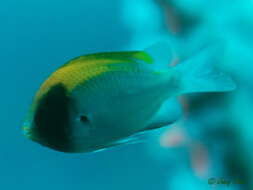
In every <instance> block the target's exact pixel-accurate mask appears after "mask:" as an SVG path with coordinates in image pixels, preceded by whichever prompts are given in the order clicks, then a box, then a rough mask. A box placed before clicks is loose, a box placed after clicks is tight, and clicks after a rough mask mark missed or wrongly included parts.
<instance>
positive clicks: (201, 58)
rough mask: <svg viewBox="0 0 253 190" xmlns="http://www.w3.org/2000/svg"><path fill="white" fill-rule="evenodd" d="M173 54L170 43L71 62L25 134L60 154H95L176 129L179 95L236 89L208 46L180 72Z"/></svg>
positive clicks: (36, 101)
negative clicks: (171, 127)
mask: <svg viewBox="0 0 253 190" xmlns="http://www.w3.org/2000/svg"><path fill="white" fill-rule="evenodd" d="M172 52H173V51H172V49H171V46H170V45H169V44H167V43H157V44H154V45H152V46H151V47H148V48H146V49H144V50H140V51H121V52H120V51H119V52H102V53H94V54H88V55H83V56H79V57H77V58H74V59H72V60H70V61H69V62H67V63H66V64H64V65H62V66H61V67H59V68H58V69H57V70H56V71H54V72H53V73H52V74H51V75H50V76H49V77H48V78H47V79H46V80H45V81H44V82H43V83H42V84H41V86H40V87H39V89H38V91H37V92H36V94H35V96H34V98H33V101H32V104H31V106H30V109H29V111H28V114H27V115H26V118H25V121H24V124H23V126H22V128H23V131H24V135H25V136H26V137H27V138H28V139H30V140H32V141H35V142H37V143H39V144H41V145H43V146H46V147H48V148H50V149H53V150H55V151H60V152H65V153H89V152H95V151H99V150H104V149H107V148H109V147H114V146H117V145H121V144H126V143H133V142H135V141H138V138H139V136H141V135H140V134H143V133H145V132H147V131H152V130H155V129H159V128H161V127H165V126H168V125H171V124H172V123H174V122H175V121H176V120H178V119H179V118H180V116H181V113H180V109H178V105H177V103H175V104H173V103H171V101H173V99H174V100H175V99H176V97H177V96H180V95H182V94H186V93H199V92H211V91H213V92H217V91H219V92H223V91H224V92H225V91H231V90H234V89H235V83H234V82H233V80H232V79H231V78H230V77H229V76H227V75H226V74H223V73H221V72H219V71H216V70H215V69H214V68H213V67H212V62H213V61H214V59H212V57H213V56H212V54H213V53H210V52H212V51H210V50H209V49H208V48H207V49H206V50H202V51H200V52H199V54H196V55H193V56H192V57H190V59H186V60H184V61H183V62H182V63H179V64H176V66H170V63H171V62H173V53H172ZM175 101H176V100H175Z"/></svg>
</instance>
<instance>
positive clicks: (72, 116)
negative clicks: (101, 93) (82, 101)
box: [23, 83, 98, 152]
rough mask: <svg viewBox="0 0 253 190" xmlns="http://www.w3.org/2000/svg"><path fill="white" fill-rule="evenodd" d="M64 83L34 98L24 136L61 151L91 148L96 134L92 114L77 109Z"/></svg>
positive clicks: (81, 150) (82, 150)
mask: <svg viewBox="0 0 253 190" xmlns="http://www.w3.org/2000/svg"><path fill="white" fill-rule="evenodd" d="M74 105H75V104H74V100H73V99H72V97H71V96H69V95H68V93H67V89H66V88H65V86H64V85H63V84H60V83H59V84H56V85H54V86H52V87H50V89H49V90H48V91H47V92H46V93H45V94H43V96H41V97H40V98H37V99H36V98H35V100H34V102H33V104H32V106H31V110H30V111H29V114H28V117H27V118H26V121H25V122H24V125H23V130H24V133H25V136H26V137H27V138H29V139H31V140H33V141H35V142H37V143H39V144H41V145H44V146H47V147H49V148H52V149H54V150H57V151H61V152H85V151H90V150H91V149H92V148H93V147H94V145H95V144H98V143H97V142H95V140H96V138H94V136H95V135H94V133H95V132H96V130H95V131H93V130H92V129H95V128H96V127H94V123H93V120H92V118H93V117H92V115H91V114H89V112H78V111H77V110H76V109H75V106H74Z"/></svg>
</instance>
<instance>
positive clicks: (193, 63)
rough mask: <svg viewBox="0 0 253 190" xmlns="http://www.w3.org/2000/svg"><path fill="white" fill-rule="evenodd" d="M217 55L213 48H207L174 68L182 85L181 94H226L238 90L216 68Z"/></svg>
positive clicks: (226, 76) (231, 81) (229, 79)
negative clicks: (225, 92)
mask: <svg viewBox="0 0 253 190" xmlns="http://www.w3.org/2000/svg"><path fill="white" fill-rule="evenodd" d="M215 53H216V52H215V51H214V49H213V48H210V47H209V48H206V49H204V50H201V51H200V52H199V53H198V54H197V55H195V56H193V57H192V58H190V59H189V60H187V61H185V62H183V63H180V64H178V65H176V66H175V67H174V68H173V69H174V72H173V75H174V76H175V78H176V79H178V82H179V83H180V94H182V93H194V92H224V91H232V90H234V89H235V88H236V85H235V83H234V82H233V80H232V79H231V78H230V77H229V76H228V75H226V74H224V73H222V72H220V71H218V70H216V69H215V68H214V65H215V64H216V63H217V61H218V60H217V58H216V57H217V56H216V54H215Z"/></svg>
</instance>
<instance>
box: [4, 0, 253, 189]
mask: <svg viewBox="0 0 253 190" xmlns="http://www.w3.org/2000/svg"><path fill="white" fill-rule="evenodd" d="M252 11H253V3H252V1H251V0H234V1H233V2H232V1H227V0H220V1H209V2H208V1H204V0H138V1H136V0H108V1H105V0H84V1H81V0H75V1H59V0H54V1H31V0H25V1H17V0H10V1H3V2H0V24H1V25H0V58H1V59H0V60H1V69H0V81H1V83H0V84H1V94H0V105H1V114H0V122H1V134H0V146H1V151H0V190H2V189H3V190H16V189H26V190H33V189H36V190H45V189H48V190H51V189H52V190H58V189H62V190H70V189H71V190H72V189H76V190H129V189H131V190H184V189H187V190H191V189H192V190H209V189H212V187H211V186H210V185H209V184H208V179H209V178H210V177H214V178H224V179H237V178H238V176H239V179H241V180H243V181H244V182H245V183H244V185H242V186H237V185H231V186H229V187H227V186H224V185H220V186H217V187H216V190H224V189H233V190H252V187H253V182H252V180H251V179H252V178H253V164H252V163H253V161H252V160H253V153H252V151H251V144H252V139H253V130H252V125H253V120H252V113H253V93H252V92H253V80H252V73H253V64H252V62H253V58H252V49H253V46H252V44H253V37H252V36H253V35H252V34H253V14H252ZM164 40H168V41H170V42H171V43H172V45H173V48H174V49H175V50H176V51H177V52H178V54H179V55H180V56H182V59H184V58H187V56H189V55H191V54H192V52H196V50H197V49H198V48H199V47H201V46H202V45H203V44H205V43H206V42H207V43H209V42H218V44H219V45H221V47H222V51H221V52H222V53H221V55H222V56H220V57H219V59H220V64H219V65H218V67H219V68H220V69H222V70H224V71H226V72H227V73H229V74H230V75H231V76H232V77H233V79H235V82H236V83H237V86H238V89H237V90H236V91H235V92H232V93H228V94H207V95H196V96H195V95H193V96H189V97H185V98H186V100H187V101H188V104H186V107H187V105H188V110H187V111H188V112H189V113H188V112H187V115H188V117H185V118H184V119H183V121H180V122H179V125H180V127H181V128H182V129H183V131H184V133H186V136H187V138H189V139H190V143H189V144H188V145H189V146H188V145H186V146H185V147H183V146H179V147H165V148H164V147H161V144H159V142H158V141H159V139H160V134H161V133H163V132H165V131H163V130H161V131H158V132H157V133H154V134H153V136H152V138H151V139H150V141H149V142H147V143H143V144H134V145H125V146H120V147H115V148H112V149H108V150H106V151H102V152H98V153H92V154H65V153H60V152H56V151H53V150H50V149H48V148H46V147H42V146H40V145H38V144H36V143H33V142H32V141H30V140H28V139H26V138H25V137H24V135H23V131H22V129H21V127H22V123H23V121H24V117H25V115H26V113H27V111H28V108H29V106H30V104H31V101H32V98H33V96H34V94H35V92H36V91H37V89H38V88H39V86H40V84H41V83H42V82H43V81H44V80H45V79H46V78H47V77H48V75H49V74H50V73H51V72H53V71H54V70H55V69H57V68H58V67H59V66H61V65H62V64H64V63H65V62H67V61H68V60H70V59H72V58H74V57H76V56H80V55H84V54H88V53H94V52H102V51H121V50H139V49H143V48H145V47H147V46H148V45H151V44H152V43H154V42H157V41H164ZM220 50H221V49H220ZM187 101H186V102H187ZM182 126H183V127H182ZM171 137H173V132H172V135H171V136H170V138H171ZM189 139H188V140H189ZM196 142H197V144H198V143H199V144H201V146H203V147H205V148H206V149H207V152H208V162H207V163H205V164H206V165H208V167H207V168H208V172H209V173H208V175H206V176H204V177H203V176H201V175H200V176H198V175H199V174H198V173H196V171H195V170H194V167H193V166H192V165H191V164H192V163H191V151H192V149H191V148H192V147H191V146H190V145H194V143H196ZM191 143H192V144H191ZM196 155H197V157H198V156H199V157H200V162H201V161H203V160H201V156H202V155H201V154H200V155H198V154H196ZM194 172H195V173H194Z"/></svg>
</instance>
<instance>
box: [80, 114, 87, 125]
mask: <svg viewBox="0 0 253 190" xmlns="http://www.w3.org/2000/svg"><path fill="white" fill-rule="evenodd" d="M79 120H80V121H81V122H85V123H86V122H88V121H89V119H88V117H87V116H86V115H80V117H79Z"/></svg>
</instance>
